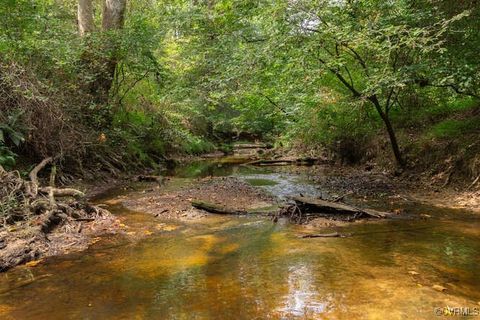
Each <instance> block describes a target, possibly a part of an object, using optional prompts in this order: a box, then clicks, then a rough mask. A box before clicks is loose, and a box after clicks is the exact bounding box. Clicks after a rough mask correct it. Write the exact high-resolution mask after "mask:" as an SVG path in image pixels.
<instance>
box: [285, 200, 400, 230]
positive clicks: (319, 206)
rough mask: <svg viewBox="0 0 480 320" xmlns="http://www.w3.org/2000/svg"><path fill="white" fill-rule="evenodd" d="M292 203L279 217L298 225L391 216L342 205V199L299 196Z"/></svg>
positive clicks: (386, 213) (385, 213)
mask: <svg viewBox="0 0 480 320" xmlns="http://www.w3.org/2000/svg"><path fill="white" fill-rule="evenodd" d="M291 200H292V202H291V203H290V204H288V205H286V206H284V207H283V208H282V210H281V211H280V212H279V216H283V217H287V218H288V219H289V220H290V221H292V222H294V223H298V224H302V223H307V222H309V221H310V220H312V219H314V218H319V217H322V218H327V219H331V220H341V221H354V220H357V219H365V218H371V219H372V218H373V219H382V218H387V217H388V216H390V215H391V214H390V213H388V212H380V211H377V210H373V209H364V208H363V209H362V208H357V207H354V206H351V205H348V204H345V203H340V202H339V201H340V200H341V198H339V199H337V200H334V201H327V200H323V199H316V198H312V197H304V196H297V197H292V198H291Z"/></svg>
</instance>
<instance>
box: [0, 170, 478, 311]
mask: <svg viewBox="0 0 480 320" xmlns="http://www.w3.org/2000/svg"><path fill="white" fill-rule="evenodd" d="M170 174H171V175H173V176H175V177H179V178H191V177H202V176H209V175H214V176H231V175H233V176H237V177H239V178H241V179H244V180H246V181H250V182H253V184H256V185H261V187H262V188H266V189H267V190H268V191H270V192H272V193H274V194H276V195H279V196H285V195H287V194H289V193H292V192H293V193H296V192H299V190H302V191H303V192H305V193H306V194H311V193H316V192H319V191H318V190H317V189H316V188H315V187H314V186H313V185H311V184H310V183H309V182H308V179H306V176H305V175H302V174H297V173H292V172H289V170H288V169H286V168H281V169H280V168H279V169H271V168H270V169H265V168H261V169H255V168H253V169H252V168H248V167H242V166H238V165H230V164H228V165H227V164H222V165H221V166H218V163H215V164H212V163H198V164H193V165H191V166H185V167H183V168H177V169H175V171H173V172H170ZM127 196H128V194H127ZM111 209H112V210H113V211H114V212H115V213H116V214H119V215H123V216H124V217H129V219H132V225H135V223H137V224H145V223H152V224H157V223H164V224H168V223H172V222H162V221H158V220H155V219H152V218H151V216H148V217H147V215H143V214H142V213H141V212H137V213H133V212H129V211H127V210H125V209H123V207H122V206H121V205H118V204H117V205H114V206H112V207H111ZM409 210H412V211H415V210H416V211H415V212H418V213H426V214H430V215H432V217H433V218H431V219H428V220H419V219H416V220H393V221H389V222H382V223H375V224H357V223H354V224H352V225H350V226H348V227H346V228H345V230H346V232H349V233H352V237H349V238H329V239H325V238H323V239H322V238H319V239H301V238H298V236H297V234H298V232H299V230H300V229H301V228H302V227H299V226H294V225H289V224H286V223H278V224H274V223H272V222H271V221H269V220H267V219H263V218H261V217H225V216H209V217H207V218H206V219H203V220H201V221H198V223H194V224H180V223H178V222H177V225H176V226H175V228H170V229H165V228H164V229H159V231H158V232H155V233H154V234H152V235H151V236H149V237H146V238H144V239H143V240H140V241H137V242H130V241H126V240H125V239H123V238H122V237H109V238H106V239H104V240H103V241H100V242H98V243H97V244H95V245H93V246H92V247H91V248H90V249H88V250H87V251H85V252H81V253H73V254H69V255H66V256H61V257H55V258H51V259H47V260H46V262H45V263H42V264H39V265H37V266H36V267H34V268H26V267H19V268H15V269H13V270H11V271H9V272H7V273H4V274H1V275H0V288H5V287H7V288H8V287H9V286H13V285H14V284H15V283H17V282H18V281H21V279H25V278H29V277H30V278H34V279H38V280H37V281H33V282H31V283H30V284H29V285H27V286H22V287H18V288H16V289H12V290H9V291H7V292H6V293H4V294H2V295H0V318H1V319H292V318H299V319H405V318H411V319H432V318H435V314H434V308H436V307H445V306H459V307H462V306H464V307H471V308H474V307H478V302H479V301H480V291H479V290H478V288H479V287H480V268H478V265H480V242H479V240H480V231H479V230H480V223H479V221H478V219H477V218H476V217H475V216H472V215H471V214H468V213H460V212H456V211H452V210H448V209H437V208H432V207H428V206H420V205H418V204H417V205H413V206H412V207H411V208H410V209H409ZM439 210H440V211H439ZM145 217H147V218H145ZM142 219H143V220H142ZM19 279H20V280H19ZM433 285H441V286H443V287H445V288H446V291H445V292H439V291H437V290H434V289H433V288H432V286H433Z"/></svg>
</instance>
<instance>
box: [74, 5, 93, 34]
mask: <svg viewBox="0 0 480 320" xmlns="http://www.w3.org/2000/svg"><path fill="white" fill-rule="evenodd" d="M77 20H78V33H79V34H80V36H81V37H83V36H84V35H85V34H87V33H89V32H92V31H93V30H94V28H95V24H94V22H93V5H92V0H78V10H77Z"/></svg>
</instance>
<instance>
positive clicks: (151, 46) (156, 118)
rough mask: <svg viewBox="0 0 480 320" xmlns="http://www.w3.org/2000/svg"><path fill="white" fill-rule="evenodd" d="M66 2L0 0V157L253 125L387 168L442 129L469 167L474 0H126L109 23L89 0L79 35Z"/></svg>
mask: <svg viewBox="0 0 480 320" xmlns="http://www.w3.org/2000/svg"><path fill="white" fill-rule="evenodd" d="M117 1H118V2H119V3H121V2H122V1H121V0H117ZM113 2H115V1H113ZM77 6H78V3H77V2H76V1H73V0H72V1H70V0H63V1H62V0H60V1H43V0H42V1H29V0H4V1H3V2H2V5H1V6H0V14H1V16H2V19H1V20H0V101H1V104H0V111H1V114H0V164H2V165H7V166H12V165H14V159H15V157H16V154H22V155H27V156H29V157H32V158H35V159H37V158H42V157H44V156H47V155H52V156H56V157H59V158H61V159H64V160H65V163H72V162H73V163H75V162H78V163H79V164H78V165H79V166H80V167H81V166H82V162H83V160H82V161H78V160H79V159H86V160H93V162H95V163H103V164H105V162H107V163H109V165H110V166H113V167H117V168H118V167H122V163H125V162H126V161H127V162H128V161H130V162H132V163H134V162H139V161H140V162H142V163H145V164H152V165H153V164H155V163H156V162H158V160H159V159H160V158H162V157H164V156H166V155H171V154H172V153H189V154H199V153H203V152H208V151H211V150H213V149H214V145H215V144H217V145H220V144H222V143H224V142H229V141H232V140H236V139H248V140H252V139H262V140H270V141H275V142H276V144H277V146H279V147H280V146H282V147H284V148H290V149H295V150H297V152H316V153H318V152H322V153H324V154H325V155H327V156H329V157H334V158H337V159H340V160H342V161H344V162H351V163H355V162H359V161H368V160H371V159H373V158H375V157H379V156H381V157H383V158H384V160H383V161H385V162H386V163H393V162H394V161H395V160H396V162H397V163H398V164H399V165H402V166H403V165H405V164H415V163H416V162H418V161H419V159H424V158H425V155H427V154H432V150H434V152H433V153H435V152H437V151H438V148H437V147H436V146H438V145H442V144H443V143H449V144H450V147H451V148H452V149H451V150H455V149H456V150H457V151H458V152H459V154H461V155H462V161H464V162H465V161H466V162H465V163H464V165H465V166H467V167H468V166H470V167H471V168H472V169H471V171H472V174H474V172H473V171H478V170H479V169H478V167H479V165H478V162H480V159H478V156H477V155H478V150H479V148H480V146H478V143H476V141H478V135H479V127H480V114H479V112H478V105H479V95H480V92H479V87H480V65H479V64H480V61H479V60H478V47H479V46H480V35H479V33H478V30H480V8H479V6H478V5H477V4H476V1H474V0H464V1H460V2H459V1H451V0H445V1H440V0H423V1H412V0H398V1H378V0H342V1H333V0H320V1H312V0H296V1H289V0H282V1H269V0H260V1H253V0H245V1H233V0H148V1H129V2H127V6H126V11H125V14H124V20H125V22H124V25H121V26H120V27H118V28H105V17H103V19H104V20H103V28H102V27H100V25H101V24H102V8H103V5H102V3H100V2H99V1H93V10H92V12H93V23H94V25H93V26H92V30H91V31H89V32H88V33H86V34H85V35H82V36H80V35H79V32H78V26H77V23H76V21H77V16H76V15H77ZM122 22H123V21H122ZM388 149H390V150H392V151H393V152H387V151H388ZM435 150H436V151H435ZM443 150H444V149H443ZM379 161H380V160H379ZM455 161H456V160H455ZM86 162H88V161H86ZM457 162H458V161H457ZM472 163H473V165H472Z"/></svg>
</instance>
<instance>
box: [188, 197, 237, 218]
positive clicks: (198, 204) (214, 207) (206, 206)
mask: <svg viewBox="0 0 480 320" xmlns="http://www.w3.org/2000/svg"><path fill="white" fill-rule="evenodd" d="M191 203H192V206H193V207H194V208H197V209H201V210H205V211H207V212H210V213H218V214H232V215H241V214H247V211H244V210H236V209H232V208H227V207H225V206H222V205H218V204H214V203H210V202H206V201H201V200H192V202H191Z"/></svg>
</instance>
